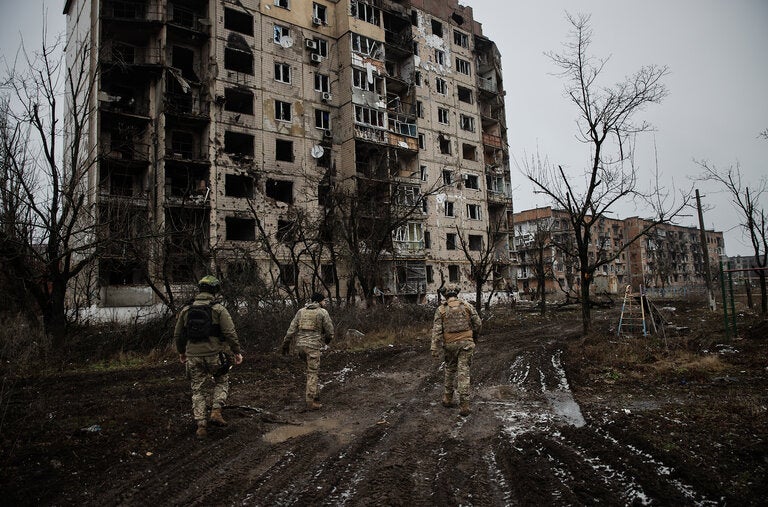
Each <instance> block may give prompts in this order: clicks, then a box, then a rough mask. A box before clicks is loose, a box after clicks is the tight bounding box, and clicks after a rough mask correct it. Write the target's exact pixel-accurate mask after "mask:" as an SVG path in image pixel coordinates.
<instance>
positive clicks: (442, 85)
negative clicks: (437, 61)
mask: <svg viewBox="0 0 768 507" xmlns="http://www.w3.org/2000/svg"><path fill="white" fill-rule="evenodd" d="M435 90H436V91H437V93H440V94H442V95H445V94H446V93H448V84H447V83H446V82H445V79H443V78H440V77H437V78H435Z"/></svg>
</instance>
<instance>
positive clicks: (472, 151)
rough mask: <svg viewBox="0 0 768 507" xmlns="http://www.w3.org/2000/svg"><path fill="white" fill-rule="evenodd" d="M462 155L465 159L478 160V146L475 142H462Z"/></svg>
mask: <svg viewBox="0 0 768 507" xmlns="http://www.w3.org/2000/svg"><path fill="white" fill-rule="evenodd" d="M461 157H462V158H463V159H464V160H477V147H476V146H475V145H473V144H466V143H464V144H462V145H461Z"/></svg>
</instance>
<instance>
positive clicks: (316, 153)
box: [310, 144, 325, 158]
mask: <svg viewBox="0 0 768 507" xmlns="http://www.w3.org/2000/svg"><path fill="white" fill-rule="evenodd" d="M310 153H311V154H312V158H320V157H322V156H323V154H324V153H325V150H324V149H323V147H322V146H320V145H319V144H316V145H314V146H313V147H312V151H310Z"/></svg>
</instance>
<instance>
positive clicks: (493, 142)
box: [483, 132, 504, 150]
mask: <svg viewBox="0 0 768 507" xmlns="http://www.w3.org/2000/svg"><path fill="white" fill-rule="evenodd" d="M483 145H485V146H490V147H491V148H497V149H499V150H501V149H504V140H503V139H502V138H501V136H495V135H493V134H487V133H485V132H483Z"/></svg>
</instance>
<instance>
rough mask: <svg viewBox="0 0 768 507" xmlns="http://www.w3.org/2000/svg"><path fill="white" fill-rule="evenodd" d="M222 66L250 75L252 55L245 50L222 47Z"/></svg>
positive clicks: (251, 73)
mask: <svg viewBox="0 0 768 507" xmlns="http://www.w3.org/2000/svg"><path fill="white" fill-rule="evenodd" d="M224 68H225V69H227V70H233V71H235V72H240V73H242V74H250V75H251V76H252V75H253V55H252V54H251V53H248V52H246V51H239V50H237V49H232V48H224ZM185 77H186V76H185Z"/></svg>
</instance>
